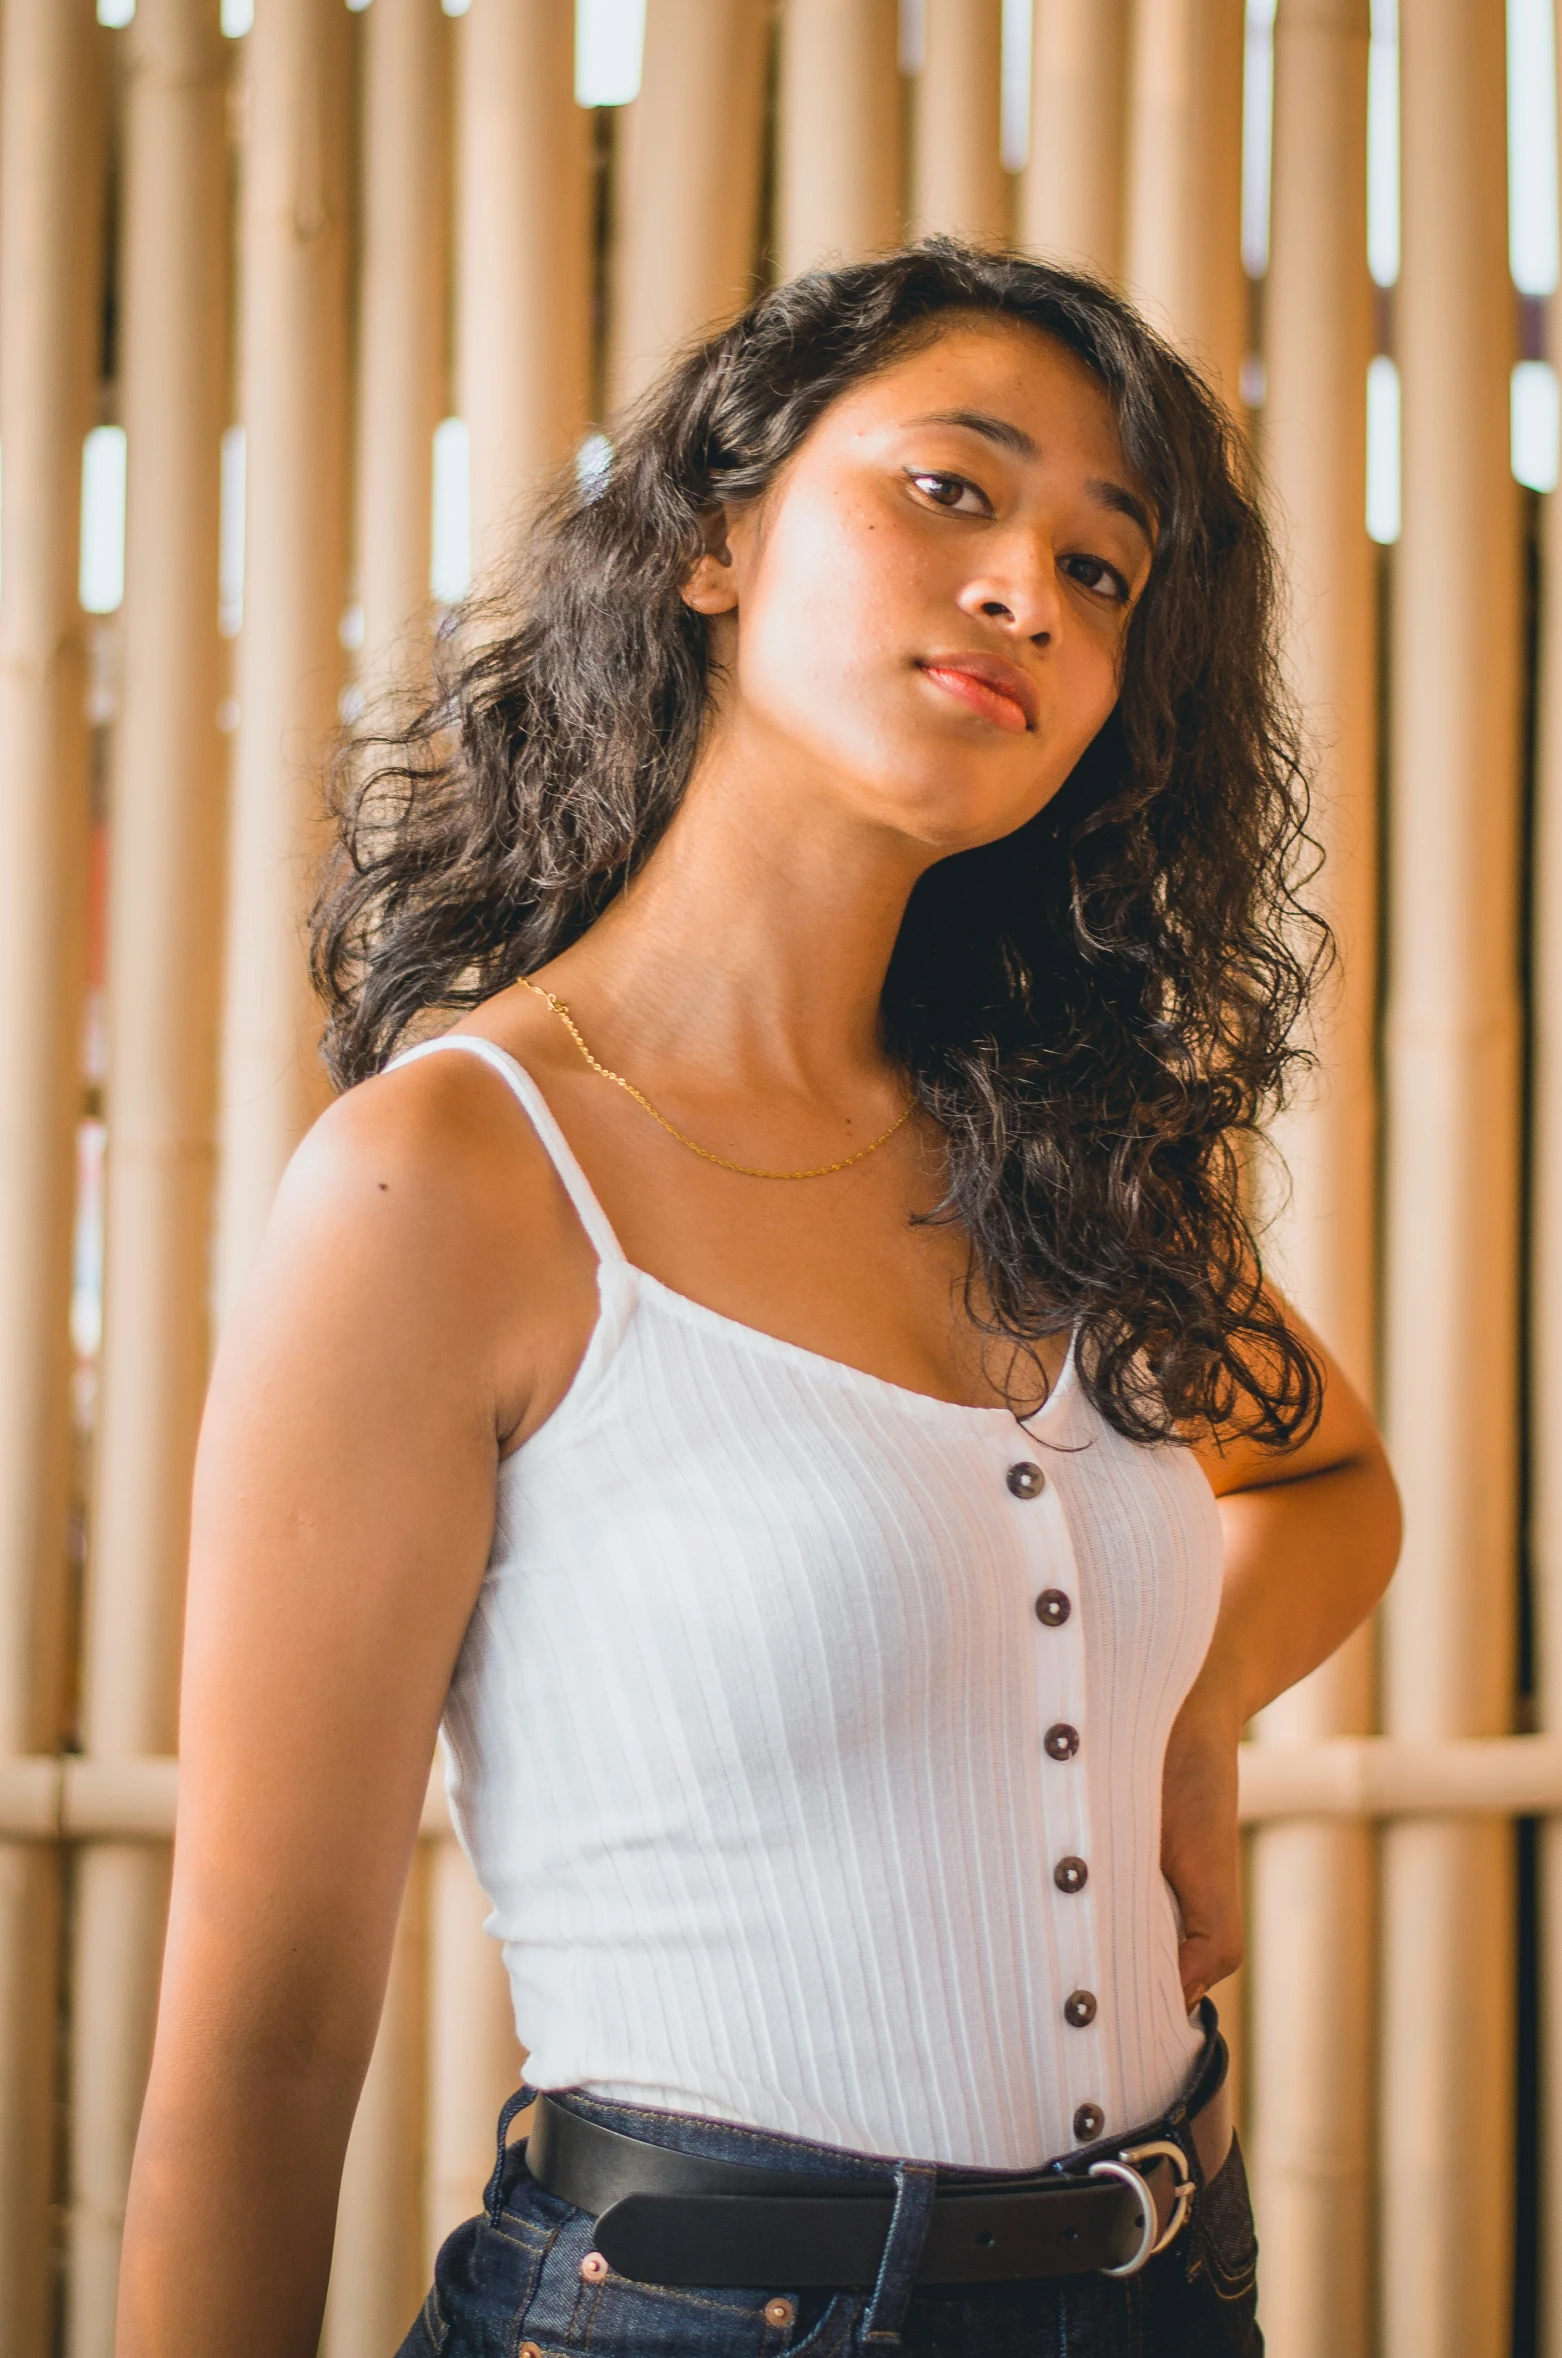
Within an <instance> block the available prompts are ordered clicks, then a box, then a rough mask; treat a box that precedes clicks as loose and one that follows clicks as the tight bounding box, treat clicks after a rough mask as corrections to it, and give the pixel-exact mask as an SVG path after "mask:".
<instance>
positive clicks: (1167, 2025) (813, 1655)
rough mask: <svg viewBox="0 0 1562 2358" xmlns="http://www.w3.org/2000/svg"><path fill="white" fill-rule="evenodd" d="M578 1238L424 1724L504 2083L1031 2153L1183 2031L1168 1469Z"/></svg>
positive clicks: (558, 1140)
mask: <svg viewBox="0 0 1562 2358" xmlns="http://www.w3.org/2000/svg"><path fill="white" fill-rule="evenodd" d="M440 1049H463V1050H465V1051H466V1052H467V1053H468V1054H470V1055H473V1056H478V1057H481V1058H482V1059H483V1060H484V1061H485V1062H486V1063H487V1064H489V1065H491V1066H492V1067H493V1068H494V1070H495V1071H496V1072H497V1073H499V1074H500V1075H501V1076H502V1077H503V1079H504V1080H505V1081H507V1082H508V1084H509V1086H510V1087H511V1088H512V1089H513V1090H514V1092H515V1094H516V1096H517V1097H518V1098H519V1099H520V1102H521V1104H522V1105H523V1106H524V1108H525V1109H526V1112H527V1113H528V1114H529V1115H530V1117H531V1120H532V1121H533V1123H534V1124H535V1125H536V1129H537V1133H538V1135H539V1137H540V1138H541V1141H542V1143H543V1145H544V1147H545V1148H546V1150H547V1152H548V1154H549V1156H550V1157H551V1158H552V1161H553V1163H554V1165H555V1167H556V1169H557V1171H558V1174H559V1177H560V1179H561V1180H562V1181H563V1184H564V1186H565V1187H566V1188H567V1190H568V1192H569V1195H570V1198H571V1201H572V1202H573V1204H574V1206H575V1209H576V1211H577V1212H578V1214H579V1216H580V1219H581V1222H582V1224H583V1226H584V1228H585V1230H586V1233H587V1235H588V1236H589V1238H590V1240H591V1243H592V1245H593V1246H594V1247H595V1250H596V1252H597V1255H598V1270H597V1283H598V1292H599V1301H600V1308H599V1314H598V1318H597V1322H596V1325H595V1327H594V1329H593V1331H592V1335H591V1340H590V1343H589V1345H588V1347H587V1350H586V1353H585V1356H584V1358H583V1359H582V1361H581V1364H580V1367H579V1369H578V1371H577V1373H576V1375H575V1378H574V1381H573V1382H572V1384H571V1385H570V1388H569V1391H568V1393H567V1394H566V1395H565V1398H564V1399H563V1401H562V1402H561V1403H560V1405H559V1407H558V1408H556V1409H555V1410H554V1412H553V1414H552V1415H551V1416H550V1417H549V1418H548V1420H547V1422H546V1423H545V1424H544V1425H543V1426H542V1427H541V1428H540V1429H539V1430H538V1431H537V1432H536V1433H534V1434H533V1435H532V1436H531V1438H530V1439H529V1440H527V1441H525V1442H524V1443H523V1444H522V1445H521V1447H520V1448H518V1449H517V1450H516V1451H515V1452H514V1453H513V1454H512V1455H511V1456H509V1457H508V1458H506V1459H505V1460H504V1461H503V1462H502V1464H501V1466H500V1469H499V1478H498V1513H497V1522H496V1526H495V1531H494V1540H493V1551H492V1555H491V1558H490V1561H489V1565H488V1570H487V1574H486V1577H485V1579H484V1581H483V1585H482V1590H481V1593H480V1595H479V1597H478V1600H477V1604H476V1607H475V1609H474V1611H473V1614H472V1619H471V1623H470V1625H469V1627H468V1630H467V1633H466V1637H465V1641H464V1643H463V1645H462V1649H461V1654H460V1658H459V1661H458V1663H457V1667H456V1672H455V1676H454V1679H453V1681H452V1684H451V1689H450V1695H449V1699H448V1702H447V1706H446V1712H445V1721H444V1728H445V1738H446V1745H447V1782H448V1787H449V1792H450V1801H451V1810H452V1815H453V1818H454V1822H455V1825H456V1828H457V1831H458V1833H459V1835H460V1838H461V1841H462V1844H463V1845H464V1847H465V1849H466V1851H467V1854H468V1856H469V1857H470V1859H471V1861H472V1865H473V1867H474V1868H475V1870H476V1873H477V1876H478V1879H479V1881H480V1882H481V1883H482V1885H483V1887H484V1889H485V1891H486V1892H487V1893H488V1896H489V1898H490V1900H491V1902H492V1911H493V1912H492V1914H491V1915H490V1917H489V1918H488V1930H489V1931H490V1932H491V1933H494V1934H496V1935H497V1936H498V1938H499V1939H500V1940H501V1941H502V1942H503V1944H504V1957H505V1962H506V1965H507V1967H508V1970H509V1976H510V1983H511V1989H512V1992H513V1996H514V2002H515V2018H516V2028H517V2030H518V2032H519V2035H520V2037H521V2040H522V2042H523V2043H524V2044H525V2046H526V2047H527V2048H528V2049H529V2051H530V2052H529V2060H528V2064H527V2078H528V2080H529V2081H530V2082H531V2083H532V2085H534V2086H536V2087H542V2088H561V2087H576V2086H578V2087H583V2088H586V2089H589V2090H590V2091H591V2092H592V2093H593V2094H594V2095H598V2096H603V2097H614V2098H619V2099H623V2100H626V2101H628V2102H631V2103H637V2104H646V2105H654V2106H662V2107H667V2108H671V2109H673V2110H676V2111H680V2112H692V2113H699V2114H702V2115H706V2116H712V2117H715V2118H719V2119H724V2120H732V2121H743V2122H747V2123H749V2124H750V2125H751V2126H754V2127H757V2128H762V2129H772V2130H783V2131H786V2132H789V2133H791V2134H793V2135H796V2136H802V2137H809V2138H815V2139H821V2140H823V2141H825V2142H827V2143H832V2144H843V2145H848V2146H852V2147H855V2148H857V2149H859V2150H863V2151H867V2152H873V2153H882V2154H895V2155H905V2156H914V2157H918V2158H923V2159H927V2160H933V2161H941V2162H957V2163H967V2164H973V2165H977V2166H980V2167H987V2168H993V2169H1020V2168H1026V2167H1029V2166H1032V2165H1035V2164H1037V2163H1040V2162H1042V2161H1044V2160H1047V2159H1050V2158H1051V2157H1053V2156H1055V2155H1058V2154H1062V2153H1066V2152H1067V2151H1068V2150H1069V2149H1070V2147H1071V2146H1073V2145H1075V2144H1077V2143H1078V2142H1080V2138H1081V2131H1080V2130H1079V2129H1078V2128H1076V2122H1075V2116H1076V2114H1077V2113H1079V2112H1080V2109H1081V2108H1082V2107H1096V2108H1099V2111H1100V2113H1101V2114H1102V2115H1103V2116H1104V2121H1103V2125H1102V2126H1101V2127H1097V2126H1096V2125H1095V2124H1094V2121H1093V2119H1092V2117H1091V2115H1090V2114H1088V2113H1087V2114H1086V2115H1085V2127H1086V2129H1087V2130H1088V2133H1089V2134H1090V2135H1092V2136H1094V2135H1100V2134H1107V2135H1110V2134H1111V2133H1113V2132H1114V2131H1117V2130H1121V2129H1126V2128H1129V2127H1131V2126H1133V2125H1134V2124H1136V2123H1138V2122H1140V2121H1144V2120H1148V2119H1150V2118H1153V2117H1154V2116H1155V2115H1156V2114H1158V2113H1159V2112H1161V2111H1162V2110H1164V2109H1165V2107H1166V2106H1167V2105H1168V2104H1169V2103H1170V2102H1171V2101H1172V2100H1173V2098H1174V2097H1175V2096H1176V2094H1177V2093H1178V2091H1179V2090H1180V2088H1181V2086H1182V2084H1183V2082H1184V2080H1185V2078H1186V2075H1187V2071H1188V2067H1189V2065H1190V2063H1191V2061H1192V2059H1193V2057H1194V2055H1195V2054H1196V2052H1197V2050H1198V2046H1199V2035H1198V2031H1197V2028H1196V2026H1195V2025H1193V2024H1191V2023H1190V2021H1189V2018H1188V2015H1187V2013H1186V2011H1185V2009H1184V2006H1183V2002H1182V1994H1181V1989H1180V1986H1179V1982H1178V1975H1177V1940H1178V1925H1177V1915H1176V1908H1175V1903H1174V1901H1173V1898H1172V1895H1171V1891H1170V1887H1169V1886H1168V1884H1167V1883H1166V1881H1165V1878H1164V1877H1163V1875H1162V1873H1161V1868H1160V1859H1159V1829H1160V1779H1161V1765H1162V1756H1163V1753H1164V1750H1165V1746H1166V1739H1167V1735H1168V1732H1169V1730H1170V1727H1171V1724H1172V1721H1173V1719H1174V1717H1175V1715H1176V1712H1177V1708H1178V1706H1179V1704H1180V1703H1181V1701H1182V1698H1183V1696H1184V1695H1185V1693H1186V1692H1187V1690H1188V1688H1189V1686H1190V1685H1191V1683H1192V1681H1193V1678H1194V1676H1195V1674H1196V1672H1197V1670H1198V1667H1199V1664H1200V1662H1201V1661H1202V1659H1203V1656H1204V1652H1205V1649H1206V1647H1207V1645H1208V1643H1209V1639H1210V1634H1211V1631H1212V1629H1213V1626H1214V1621H1215V1613H1216V1606H1217V1601H1218V1592H1219V1586H1220V1564H1221V1539H1220V1526H1219V1518H1218V1515H1217V1511H1216V1508H1215V1503H1214V1499H1213V1497H1212V1496H1211V1493H1210V1490H1209V1487H1208V1484H1207V1483H1206V1482H1205V1479H1204V1477H1203V1475H1202V1473H1201V1472H1200V1470H1199V1468H1198V1466H1197V1464H1196V1463H1195V1461H1194V1459H1193V1458H1192V1457H1191V1456H1190V1455H1189V1454H1188V1452H1187V1451H1186V1450H1182V1449H1178V1448H1175V1447H1155V1448H1147V1447H1144V1446H1142V1445H1139V1444H1135V1443H1132V1442H1129V1441H1126V1440H1124V1439H1123V1438H1122V1436H1121V1435H1120V1434H1118V1433H1116V1432H1114V1431H1113V1429H1112V1428H1111V1427H1110V1426H1109V1425H1108V1424H1107V1423H1105V1421H1104V1420H1103V1419H1102V1418H1101V1417H1100V1416H1099V1415H1098V1414H1097V1413H1096V1411H1095V1410H1094V1409H1092V1407H1091V1406H1090V1404H1089V1402H1088V1400H1087V1399H1086V1397H1085V1394H1084V1392H1083V1390H1082V1388H1081V1386H1080V1384H1079V1382H1078V1380H1077V1375H1076V1373H1075V1370H1074V1366H1073V1362H1072V1360H1070V1363H1069V1367H1068V1370H1067V1372H1066V1373H1065V1374H1064V1375H1063V1376H1062V1377H1061V1378H1060V1380H1059V1382H1058V1384H1057V1386H1056V1387H1055V1389H1054V1391H1053V1393H1052V1395H1051V1397H1050V1399H1049V1400H1048V1401H1047V1403H1046V1404H1045V1406H1044V1407H1043V1408H1042V1409H1041V1410H1040V1411H1039V1412H1038V1413H1037V1414H1036V1415H1035V1416H1033V1417H1030V1418H1028V1419H1027V1420H1026V1421H1025V1423H1024V1424H1023V1425H1022V1424H1020V1423H1019V1422H1018V1421H1017V1420H1016V1419H1015V1417H1014V1416H1013V1415H1012V1414H1011V1413H1010V1412H1009V1411H1008V1410H1007V1409H1004V1408H972V1407H963V1406H960V1405H958V1404H955V1403H951V1402H949V1401H946V1400H936V1399H932V1398H930V1397H927V1396H925V1395H923V1394H922V1393H919V1392H912V1391H907V1390H906V1389H904V1388H903V1387H902V1386H901V1385H898V1384H893V1383H890V1382H888V1381H886V1380H885V1379H884V1378H882V1377H879V1376H873V1375H868V1374H865V1373H863V1372H862V1371H861V1370H859V1369H856V1368H852V1367H847V1366H844V1365H842V1364H841V1363H840V1362H838V1361H835V1360H832V1359H827V1358H824V1357H822V1356H821V1355H820V1354H818V1353H817V1352H813V1351H808V1350H804V1349H803V1348H801V1347H800V1346H799V1345H798V1344H795V1343H788V1342H782V1341H780V1340H778V1339H777V1338H776V1337H774V1336H771V1335H767V1334H763V1333H761V1332H759V1331H758V1330H757V1329H755V1328H752V1327H747V1326H742V1325H740V1324H738V1323H737V1322H736V1321H735V1320H733V1319H730V1318H725V1317H722V1316H721V1315H720V1314H719V1313H718V1312H716V1311H714V1310H709V1309H706V1308H704V1307H703V1306H702V1305H701V1304H699V1303H697V1302H693V1301H690V1300H688V1299H687V1298H686V1297H685V1296H683V1295H681V1294H677V1293H674V1292H673V1291H672V1290H671V1289H670V1288H669V1287H667V1286H665V1285H663V1284H661V1283H660V1281H659V1280H658V1279H656V1278H654V1277H651V1276H649V1275H647V1273H646V1272H645V1271H644V1270H642V1269H636V1268H634V1267H632V1266H631V1264H630V1263H629V1262H628V1261H626V1259H625V1258H624V1254H623V1252H622V1250H621V1249H620V1247H619V1244H618V1241H617V1239H616V1237H615V1236H614V1234H613V1231H612V1229H611V1228H610V1227H609V1225H608V1222H607V1220H606V1218H605V1216H604V1215H603V1212H602V1210H601V1207H600V1206H599V1205H598V1203H597V1201H596V1198H595V1196H594V1195H593V1194H592V1192H591V1189H590V1187H589V1186H588V1185H587V1183H586V1180H585V1177H584V1175H583V1173H582V1172H581V1169H580V1167H579V1165H578V1163H577V1162H576V1160H575V1158H574V1156H573V1154H572V1153H571V1151H570V1149H569V1147H568V1146H567V1145H566V1143H565V1140H564V1137H563V1134H562V1132H561V1131H560V1129H559V1126H558V1124H557V1122H556V1121H555V1120H554V1118H553V1116H552V1114H551V1113H550V1111H549V1109H548V1106H547V1104H546V1102H545V1100H544V1098H543V1096H542V1093H541V1091H540V1090H539V1089H538V1087H537V1084H536V1083H535V1081H533V1080H532V1079H531V1077H530V1076H529V1075H528V1074H527V1073H526V1072H524V1071H523V1070H522V1069H521V1067H520V1066H519V1065H517V1064H516V1063H515V1061H514V1060H513V1058H511V1057H509V1056H507V1055H506V1054H505V1053H504V1051H503V1050H502V1049H500V1048H497V1047H495V1046H493V1045H492V1044H491V1043H490V1042H488V1041H485V1040H480V1039H476V1038H473V1037H472V1036H470V1035H468V1034H458V1035H454V1036H449V1037H446V1038H444V1039H440V1040H435V1041H430V1042H427V1043H425V1044H424V1045H423V1046H422V1047H419V1048H414V1049H412V1050H410V1051H408V1052H407V1055H405V1056H402V1057H398V1058H396V1059H395V1062H396V1063H398V1064H400V1063H405V1062H406V1061H407V1060H408V1057H409V1056H412V1057H415V1056H422V1055H427V1054H430V1053H432V1052H434V1051H437V1050H440Z"/></svg>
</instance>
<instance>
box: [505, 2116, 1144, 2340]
mask: <svg viewBox="0 0 1562 2358" xmlns="http://www.w3.org/2000/svg"><path fill="white" fill-rule="evenodd" d="M1105 2126H1106V2114H1105V2113H1104V2112H1103V2111H1102V2110H1101V2107H1100V2105H1099V2104H1082V2105H1080V2107H1079V2109H1078V2111H1077V2112H1076V2113H1075V2115H1074V2134H1075V2136H1076V2137H1077V2138H1078V2139H1079V2141H1080V2143H1081V2145H1088V2144H1089V2142H1090V2140H1091V2138H1092V2137H1099V2136H1100V2134H1101V2132H1102V2130H1103V2129H1104V2128H1105ZM522 2358H525V2353H524V2351H523V2352H522Z"/></svg>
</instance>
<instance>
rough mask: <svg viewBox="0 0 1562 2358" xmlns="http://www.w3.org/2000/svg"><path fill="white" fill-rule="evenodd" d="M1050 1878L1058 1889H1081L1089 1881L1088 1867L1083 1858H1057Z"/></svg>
mask: <svg viewBox="0 0 1562 2358" xmlns="http://www.w3.org/2000/svg"><path fill="white" fill-rule="evenodd" d="M1052 1880H1053V1882H1054V1883H1055V1884H1056V1885H1057V1887H1058V1889H1059V1891H1083V1890H1084V1888H1085V1885H1086V1884H1087V1883H1088V1882H1089V1881H1090V1869H1089V1868H1088V1867H1087V1866H1086V1864H1085V1862H1084V1860H1083V1859H1059V1861H1058V1863H1057V1865H1056V1866H1055V1867H1054V1868H1053V1870H1052Z"/></svg>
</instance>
